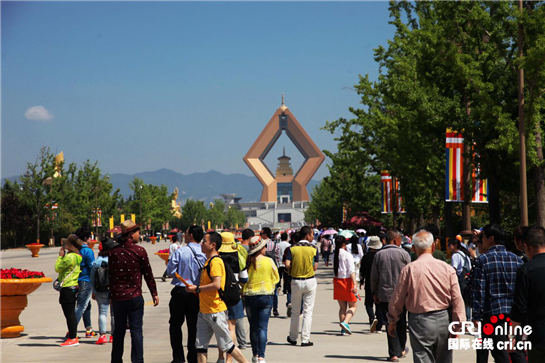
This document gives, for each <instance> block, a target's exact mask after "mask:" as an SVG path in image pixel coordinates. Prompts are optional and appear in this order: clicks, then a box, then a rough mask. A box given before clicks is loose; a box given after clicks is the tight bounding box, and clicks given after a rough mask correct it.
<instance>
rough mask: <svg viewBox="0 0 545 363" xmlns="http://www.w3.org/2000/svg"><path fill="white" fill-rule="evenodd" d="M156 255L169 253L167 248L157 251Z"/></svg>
mask: <svg viewBox="0 0 545 363" xmlns="http://www.w3.org/2000/svg"><path fill="white" fill-rule="evenodd" d="M157 253H169V251H168V248H165V249H164V250H160V251H157Z"/></svg>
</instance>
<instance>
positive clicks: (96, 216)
mask: <svg viewBox="0 0 545 363" xmlns="http://www.w3.org/2000/svg"><path fill="white" fill-rule="evenodd" d="M97 226H98V227H102V209H98V210H97V209H93V227H97Z"/></svg>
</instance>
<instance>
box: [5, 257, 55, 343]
mask: <svg viewBox="0 0 545 363" xmlns="http://www.w3.org/2000/svg"><path fill="white" fill-rule="evenodd" d="M36 257H38V256H37V255H36ZM52 281H53V280H52V279H51V278H49V277H41V278H35V279H0V288H1V289H2V290H1V296H0V298H1V301H0V303H1V308H0V320H1V321H2V323H1V329H2V330H1V332H0V337H1V338H16V337H19V336H20V335H21V332H23V331H24V330H25V327H24V326H22V325H21V322H20V321H19V315H21V312H22V311H23V310H24V309H25V308H26V307H27V305H28V299H27V295H29V294H31V293H32V292H34V291H35V290H37V289H38V288H39V287H40V286H41V285H42V284H43V283H46V282H52Z"/></svg>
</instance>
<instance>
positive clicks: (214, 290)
mask: <svg viewBox="0 0 545 363" xmlns="http://www.w3.org/2000/svg"><path fill="white" fill-rule="evenodd" d="M220 248H221V235H220V234H219V233H217V232H210V233H207V234H205V235H204V239H203V243H202V251H203V252H204V254H205V255H206V258H207V260H206V263H205V264H204V267H203V269H202V271H201V279H200V283H199V286H195V285H189V286H188V287H187V288H186V290H187V291H188V292H190V293H197V294H199V300H200V303H199V305H200V309H199V310H200V312H199V318H198V320H197V339H196V340H195V347H196V348H197V349H196V350H197V359H198V361H199V363H205V362H206V361H207V358H208V345H209V344H210V339H212V335H216V341H217V342H218V346H219V348H220V349H221V350H222V351H223V352H227V353H228V354H231V355H232V356H233V358H234V359H235V360H236V361H237V362H240V363H247V362H248V361H247V360H246V358H244V356H243V355H242V353H241V352H240V350H239V349H238V348H237V347H236V346H235V344H234V343H233V340H232V339H231V335H230V334H229V325H228V324H227V305H225V302H224V301H223V300H222V299H221V297H220V294H219V291H218V290H219V289H222V290H223V289H225V276H226V273H225V265H224V263H223V260H222V259H221V257H219V254H218V250H219V249H220ZM209 265H210V276H209V275H208V272H207V267H208V266H209Z"/></svg>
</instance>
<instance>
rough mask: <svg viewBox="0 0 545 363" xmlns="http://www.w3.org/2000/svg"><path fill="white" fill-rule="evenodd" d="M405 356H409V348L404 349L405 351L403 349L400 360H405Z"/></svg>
mask: <svg viewBox="0 0 545 363" xmlns="http://www.w3.org/2000/svg"><path fill="white" fill-rule="evenodd" d="M407 354H409V347H405V349H403V353H401V358H405V357H406V356H407Z"/></svg>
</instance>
